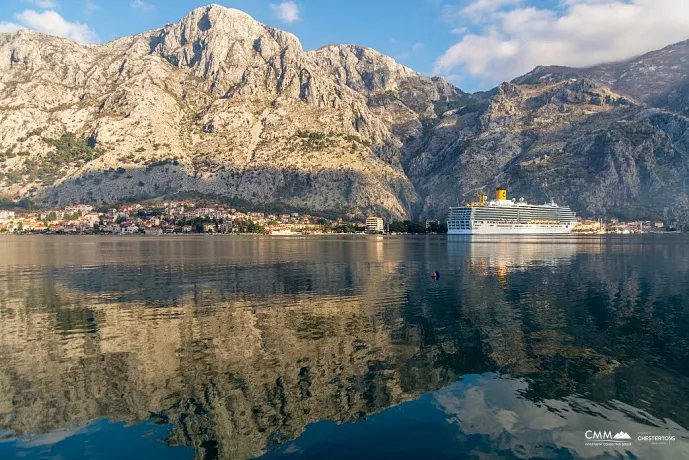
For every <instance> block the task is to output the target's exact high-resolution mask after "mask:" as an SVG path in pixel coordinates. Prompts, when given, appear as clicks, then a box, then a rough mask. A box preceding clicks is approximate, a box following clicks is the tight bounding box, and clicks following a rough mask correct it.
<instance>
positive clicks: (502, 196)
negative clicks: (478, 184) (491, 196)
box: [495, 187, 507, 200]
mask: <svg viewBox="0 0 689 460" xmlns="http://www.w3.org/2000/svg"><path fill="white" fill-rule="evenodd" d="M495 197H496V198H497V199H498V200H507V190H506V189H504V188H502V187H498V188H497V189H496V190H495Z"/></svg>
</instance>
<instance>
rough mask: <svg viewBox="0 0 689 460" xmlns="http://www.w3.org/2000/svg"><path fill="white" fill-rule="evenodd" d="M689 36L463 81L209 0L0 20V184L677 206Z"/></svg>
mask: <svg viewBox="0 0 689 460" xmlns="http://www.w3.org/2000/svg"><path fill="white" fill-rule="evenodd" d="M687 56H689V42H684V43H679V44H677V45H673V46H670V47H667V48H665V49H663V50H660V51H657V52H653V53H649V54H647V55H645V56H642V57H640V58H637V59H632V60H630V61H626V62H622V63H617V64H606V65H603V66H597V67H593V68H590V69H571V68H565V67H539V68H536V69H535V70H534V71H533V72H530V73H529V74H527V75H525V76H523V77H520V78H517V79H515V80H514V81H513V82H511V83H503V84H501V85H500V86H498V87H497V88H495V89H494V90H492V91H489V92H487V93H476V94H473V95H470V94H466V93H464V92H462V91H461V90H459V89H457V88H456V87H454V86H453V85H451V84H450V83H448V82H447V81H445V80H444V79H442V78H437V77H426V76H423V75H420V74H418V73H417V72H414V71H413V70H411V69H409V68H408V67H405V66H403V65H401V64H399V63H397V62H395V61H394V60H393V59H392V58H390V57H388V56H385V55H383V54H381V53H378V52H377V51H375V50H372V49H369V48H365V47H362V46H357V45H328V46H325V47H322V48H320V49H318V50H315V51H304V50H303V49H302V46H301V44H300V43H299V40H298V39H297V38H296V37H295V36H293V35H291V34H289V33H287V32H284V31H281V30H278V29H275V28H272V27H269V26H266V25H264V24H261V23H259V22H257V21H255V20H254V19H252V18H251V17H250V16H248V15H247V14H246V13H243V12H241V11H238V10H234V9H229V8H225V7H222V6H218V5H210V6H207V7H202V8H198V9H196V10H194V11H192V12H191V13H190V14H189V15H188V16H186V17H185V18H183V19H181V20H180V21H179V22H177V23H176V24H170V25H166V26H165V27H163V28H161V29H158V30H153V31H149V32H145V33H142V34H139V35H135V36H132V37H123V38H121V39H118V40H115V41H113V42H110V43H107V44H105V45H98V46H96V45H81V44H77V43H74V42H71V41H69V40H64V39H60V38H55V37H49V36H45V35H41V34H38V33H35V32H30V31H26V30H22V31H18V32H16V33H13V34H0V187H2V189H1V191H2V195H3V198H5V199H13V200H19V199H22V198H29V199H31V200H33V201H34V202H36V203H38V204H45V205H64V204H68V203H74V202H79V201H87V202H96V203H112V202H117V201H122V200H143V199H154V198H165V197H172V196H175V195H179V194H184V195H189V194H201V195H210V196H218V197H226V198H228V199H229V198H236V199H242V200H245V201H248V202H250V203H254V204H261V203H271V202H283V203H285V204H287V205H290V206H293V207H296V208H302V209H309V210H312V211H317V210H321V211H326V210H332V211H336V212H337V213H342V212H355V213H370V212H375V213H380V214H382V215H384V216H386V217H396V218H401V217H415V218H423V217H433V218H442V217H444V215H445V214H446V212H447V207H448V206H451V205H456V204H458V203H462V202H464V201H467V200H472V199H474V198H475V197H476V196H477V195H478V194H479V193H481V192H482V191H483V192H487V191H489V190H490V189H491V188H493V187H494V186H495V185H497V184H503V185H508V186H509V188H510V193H511V194H512V196H514V195H518V196H524V197H525V198H527V199H529V200H532V201H544V200H550V199H556V200H558V201H560V202H562V203H567V204H570V205H571V206H572V207H573V208H574V209H575V211H577V212H578V213H580V214H584V215H589V216H592V215H605V216H613V215H618V216H620V217H622V216H623V217H629V218H636V217H644V218H659V217H665V218H677V217H679V216H680V214H682V213H685V214H686V212H689V206H686V203H689V195H687V192H686V191H685V190H684V188H683V186H682V185H681V184H683V183H684V181H685V180H686V178H687V175H688V172H687V166H686V165H687V162H686V161H685V160H686V158H687V157H688V155H689V144H688V143H687V141H686V137H685V136H686V128H685V126H686V125H687V123H686V118H685V116H686V115H688V114H689V80H687V74H688V72H689V68H688V67H689V61H687ZM659 198H662V199H664V200H665V202H664V206H663V209H662V210H661V209H659V207H658V205H657V200H658V199H659Z"/></svg>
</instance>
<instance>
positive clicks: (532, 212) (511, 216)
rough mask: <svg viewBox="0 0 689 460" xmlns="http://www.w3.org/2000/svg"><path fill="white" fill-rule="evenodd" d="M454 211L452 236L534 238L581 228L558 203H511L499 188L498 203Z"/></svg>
mask: <svg viewBox="0 0 689 460" xmlns="http://www.w3.org/2000/svg"><path fill="white" fill-rule="evenodd" d="M486 200H487V197H486V196H485V195H481V198H480V200H479V202H478V203H468V204H467V205H466V206H459V207H456V208H450V213H449V215H448V217H447V233H448V234H449V235H534V234H543V235H546V234H558V233H569V232H571V231H572V229H573V228H574V226H575V225H576V224H577V219H576V215H575V214H574V212H573V211H572V210H571V209H569V207H568V206H558V205H557V204H556V203H555V202H551V203H546V204H543V205H533V204H529V203H527V202H526V201H524V198H520V199H519V200H518V201H517V200H515V199H512V200H508V199H507V190H506V189H504V188H498V189H497V193H496V199H495V200H491V201H486Z"/></svg>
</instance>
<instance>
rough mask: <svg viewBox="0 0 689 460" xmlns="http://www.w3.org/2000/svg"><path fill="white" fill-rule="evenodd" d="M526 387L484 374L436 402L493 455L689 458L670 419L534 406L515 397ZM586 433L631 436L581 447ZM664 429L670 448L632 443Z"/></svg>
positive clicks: (565, 404) (613, 407) (688, 447)
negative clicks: (626, 441) (626, 442)
mask: <svg viewBox="0 0 689 460" xmlns="http://www.w3.org/2000/svg"><path fill="white" fill-rule="evenodd" d="M527 387H528V384H527V382H526V381H524V380H521V379H517V380H515V379H510V378H500V377H495V376H491V375H484V376H480V377H478V378H477V379H476V380H473V381H471V383H466V382H462V383H458V384H456V385H453V386H451V387H448V388H446V389H444V390H440V391H438V392H437V393H436V394H435V401H436V404H437V406H438V408H439V409H440V410H442V411H444V412H445V413H446V414H447V416H448V422H449V423H453V424H457V425H458V426H459V428H460V429H461V430H462V432H463V433H464V434H465V435H479V436H488V438H489V439H490V441H491V444H490V445H491V446H492V448H493V449H494V452H495V453H496V454H497V452H498V451H501V450H502V451H504V450H507V451H510V452H511V453H512V454H513V455H515V456H517V457H519V458H533V457H544V458H552V457H555V456H556V451H559V450H561V449H567V450H569V451H570V452H571V453H572V454H574V455H576V456H581V457H585V458H590V457H599V456H609V455H615V456H617V455H625V456H626V455H629V454H633V455H635V456H638V457H639V458H651V457H653V458H673V459H675V458H689V432H687V430H685V429H683V428H682V427H680V426H679V425H677V424H676V423H674V422H672V421H669V420H664V421H662V420H658V419H656V418H653V417H652V416H650V415H648V414H647V413H645V412H643V411H640V410H638V409H635V408H632V407H630V406H627V405H625V404H622V403H619V402H615V403H614V404H610V405H608V406H606V407H604V406H601V405H598V404H596V403H593V402H590V401H587V400H583V399H580V398H575V397H570V398H566V399H565V400H563V401H556V400H545V401H543V402H542V403H540V404H536V403H534V402H533V401H530V400H527V399H525V398H523V397H521V396H520V393H521V392H523V391H524V390H525V389H526V388H527ZM635 420H639V421H644V422H645V423H644V424H642V423H639V422H637V421H635ZM587 430H600V431H610V432H612V433H613V434H614V433H617V432H619V431H621V430H623V431H625V432H627V433H629V434H630V435H631V436H632V439H633V441H632V445H631V446H619V447H616V446H612V447H605V446H586V445H585V444H586V439H585V437H584V433H585V432H586V431H587ZM668 430H670V431H671V432H672V435H673V436H675V438H676V441H675V442H673V443H671V445H669V446H668V445H656V446H654V445H651V444H650V443H647V442H640V441H638V440H636V437H637V433H638V432H649V431H650V432H653V433H654V434H667V432H668ZM486 445H487V444H486Z"/></svg>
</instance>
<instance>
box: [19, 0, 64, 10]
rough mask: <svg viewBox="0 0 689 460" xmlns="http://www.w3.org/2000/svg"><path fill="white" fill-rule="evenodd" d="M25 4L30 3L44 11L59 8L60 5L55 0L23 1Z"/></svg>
mask: <svg viewBox="0 0 689 460" xmlns="http://www.w3.org/2000/svg"><path fill="white" fill-rule="evenodd" d="M23 1H24V3H30V4H31V5H33V6H36V7H38V8H43V9H44V10H49V9H54V8H57V6H58V4H57V2H56V1H55V0H23Z"/></svg>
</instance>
